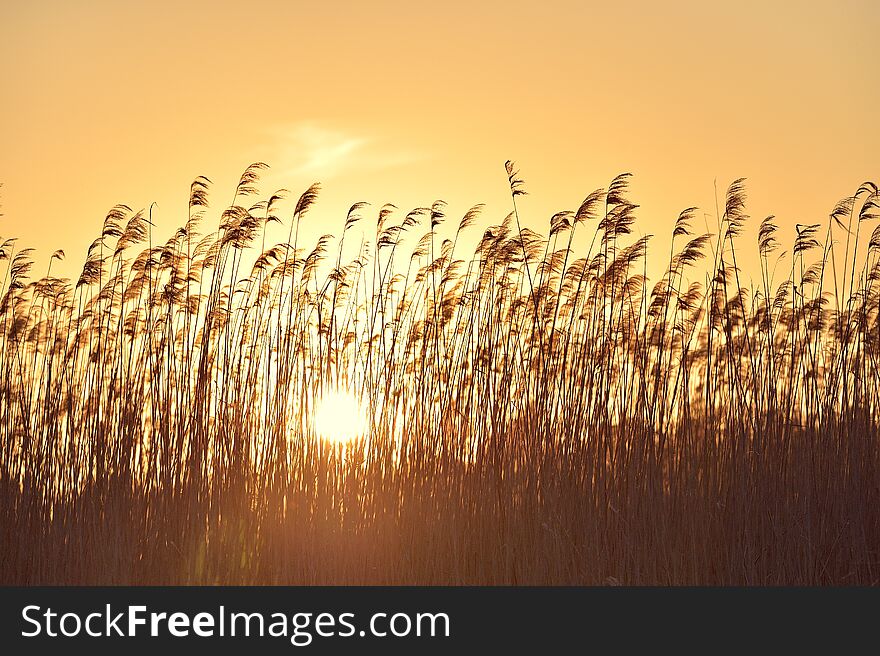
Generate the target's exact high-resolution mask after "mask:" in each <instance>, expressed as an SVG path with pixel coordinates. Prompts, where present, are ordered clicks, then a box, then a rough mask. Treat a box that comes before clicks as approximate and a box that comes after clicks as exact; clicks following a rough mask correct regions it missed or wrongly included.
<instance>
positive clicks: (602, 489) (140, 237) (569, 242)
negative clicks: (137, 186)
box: [0, 163, 880, 584]
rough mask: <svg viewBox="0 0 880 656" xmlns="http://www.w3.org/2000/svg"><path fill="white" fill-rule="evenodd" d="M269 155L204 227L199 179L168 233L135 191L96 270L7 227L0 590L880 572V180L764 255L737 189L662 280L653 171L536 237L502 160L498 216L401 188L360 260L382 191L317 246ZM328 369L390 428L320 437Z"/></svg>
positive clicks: (106, 236)
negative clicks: (503, 204) (266, 183)
mask: <svg viewBox="0 0 880 656" xmlns="http://www.w3.org/2000/svg"><path fill="white" fill-rule="evenodd" d="M263 168H265V166H264V165H262V164H256V165H253V166H251V167H249V168H248V169H247V171H246V172H245V174H244V175H243V176H242V178H241V181H240V183H239V185H238V186H237V188H236V190H235V194H234V198H233V201H232V203H231V205H230V206H229V207H228V208H226V209H225V210H224V211H223V212H222V214H221V217H220V223H219V226H218V228H217V229H216V230H215V231H212V232H207V233H206V234H200V232H199V231H200V229H201V224H202V220H203V219H204V215H205V213H206V210H207V202H208V188H209V181H208V180H207V179H205V178H199V179H197V180H196V181H195V182H193V184H192V186H191V200H190V212H189V215H188V216H187V217H186V221H185V223H184V225H183V227H181V228H180V229H179V230H177V231H176V232H175V233H174V234H173V235H171V237H170V238H169V239H168V240H167V241H164V242H158V241H157V242H154V238H155V235H154V233H153V226H152V223H151V221H150V218H149V211H147V212H146V213H145V212H133V211H132V210H131V209H130V208H128V207H125V206H117V207H115V208H113V210H112V211H111V212H110V213H109V214H108V215H107V218H106V220H105V221H104V224H103V227H102V230H101V234H100V236H99V237H98V238H97V239H95V241H94V242H93V243H92V245H91V247H90V248H89V250H88V253H87V256H86V261H85V264H84V267H83V270H82V274H81V275H80V277H79V279H78V280H76V281H69V280H66V279H60V278H56V277H53V276H52V275H51V266H50V269H49V271H47V273H46V276H44V277H43V278H41V279H39V280H36V281H32V280H31V277H30V272H31V268H32V262H31V259H30V252H29V251H28V250H17V243H16V242H15V241H14V240H7V241H6V242H5V243H3V246H2V258H3V260H5V262H6V268H5V273H3V277H2V278H0V280H2V287H0V291H2V299H0V399H2V403H0V446H2V453H0V554H2V559H0V580H2V582H3V583H6V584H37V583H55V584H59V583H62V584H63V583H78V584H86V583H88V584H100V583H136V584H144V583H303V584H312V583H331V584H341V583H351V584H361V583H395V584H396V583H419V584H429V583H436V584H462V583H473V584H480V583H516V584H603V583H611V584H613V583H618V582H619V583H627V584H655V583H672V584H688V583H690V584H717V583H725V584H727V583H741V584H876V583H878V581H880V471H878V464H880V458H878V455H880V449H878V412H880V411H878V400H880V375H878V368H877V366H878V356H880V324H878V318H880V285H878V271H880V268H878V263H880V230H878V229H875V230H874V231H873V233H871V234H870V235H869V230H870V229H871V227H870V226H872V225H873V224H872V222H873V221H874V219H876V218H877V215H878V205H880V195H878V191H877V187H876V185H874V184H871V183H865V184H863V185H862V186H861V187H859V189H858V190H857V191H856V193H855V194H854V195H853V196H851V197H847V198H845V199H843V200H842V201H841V202H840V203H839V204H838V205H837V206H836V207H835V208H834V210H833V212H832V213H831V215H830V217H829V219H828V221H827V223H824V224H820V225H807V226H798V229H797V233H796V234H795V235H792V236H791V237H792V239H793V243H792V247H791V252H790V254H789V255H786V256H784V257H781V255H780V251H779V249H780V243H781V242H783V241H788V240H787V239H784V238H783V237H782V236H780V235H779V234H778V230H777V228H776V226H775V224H774V220H773V218H772V217H769V218H768V219H766V220H764V221H763V222H762V223H760V227H759V231H758V233H759V238H758V244H757V254H758V256H759V257H758V261H759V262H760V270H756V271H751V272H743V271H740V269H739V267H738V264H737V256H738V252H739V250H738V249H740V248H741V246H740V244H739V242H740V241H741V236H740V233H741V232H742V230H743V227H744V225H745V224H746V221H747V220H748V219H747V217H746V215H745V190H744V185H743V181H742V180H738V181H736V182H734V183H733V184H732V185H731V186H730V188H729V190H728V192H727V194H726V197H725V203H724V207H723V212H722V214H721V215H720V216H719V217H718V232H717V234H705V235H704V234H699V233H696V232H694V227H693V216H694V212H695V210H694V208H690V209H688V210H685V211H684V212H682V214H681V216H680V217H679V218H678V219H677V220H676V221H675V222H674V224H673V225H671V229H672V230H673V245H672V250H671V252H670V253H669V254H668V256H663V255H661V257H664V258H665V257H668V261H667V266H666V271H665V274H664V275H663V276H662V277H661V279H660V280H658V281H657V282H656V283H654V284H653V285H649V284H648V280H647V279H646V271H647V265H646V263H645V258H646V256H647V249H648V238H647V237H646V238H641V239H634V238H633V237H632V236H631V228H632V225H633V223H634V221H635V209H636V206H635V205H634V204H633V203H632V202H631V201H630V200H629V198H628V179H629V176H628V175H621V176H618V177H617V178H615V179H614V180H612V182H611V184H610V185H609V186H608V188H607V189H605V190H597V191H595V192H593V193H591V194H590V195H588V196H587V198H586V199H585V200H584V202H583V204H582V205H581V206H580V207H579V208H577V209H576V210H572V211H570V212H562V213H559V214H556V215H555V216H553V217H552V218H551V220H550V225H549V229H548V234H547V236H542V235H539V234H536V233H535V232H533V231H531V230H529V229H527V228H522V227H521V225H520V221H519V215H518V213H517V211H516V205H515V203H516V200H517V196H518V195H520V194H521V193H524V186H523V182H522V180H521V179H520V178H519V177H518V173H517V172H516V171H515V169H514V167H513V165H512V164H511V163H508V166H507V174H508V176H509V181H510V185H511V194H512V200H513V201H514V206H513V209H514V212H513V213H512V214H511V215H510V216H508V217H507V218H505V219H504V220H503V221H502V222H501V223H500V224H498V225H492V226H490V227H488V228H482V229H480V230H482V236H480V234H479V233H477V234H476V235H472V236H471V238H470V239H464V238H463V239H464V241H460V240H459V237H460V235H461V234H462V233H463V232H464V231H466V230H468V228H471V227H472V226H475V225H476V224H477V223H478V221H479V220H480V219H479V214H480V210H481V208H480V207H479V206H477V207H475V208H474V209H473V210H471V211H470V212H468V213H467V214H466V215H465V217H464V218H463V219H462V220H461V221H460V224H459V225H458V227H457V229H454V230H453V231H452V232H451V234H450V235H449V238H448V239H444V238H442V237H441V235H442V230H443V229H445V226H443V227H441V224H443V223H444V221H445V220H446V216H445V205H444V204H443V203H441V202H438V203H435V204H434V205H433V206H432V207H430V208H417V209H415V210H413V211H411V212H409V213H407V214H403V213H398V212H397V211H395V208H393V207H392V206H385V207H383V208H381V209H380V210H379V211H378V212H377V215H378V219H377V221H376V227H375V232H374V233H373V231H372V228H371V229H370V230H369V232H370V233H372V234H373V236H372V238H371V239H370V240H369V241H364V242H362V243H361V244H360V245H359V247H357V248H356V251H357V256H356V257H355V258H353V259H348V258H345V257H343V255H344V253H346V252H350V251H351V248H352V246H353V244H351V243H350V244H349V245H348V246H347V247H346V245H345V243H344V240H345V238H346V236H347V235H350V234H352V233H350V232H349V230H350V228H351V227H352V226H354V225H355V224H356V223H357V222H358V221H366V220H367V217H368V214H369V213H370V210H369V208H368V207H367V206H365V204H363V203H358V204H356V205H355V206H353V207H352V209H351V211H350V212H349V214H348V216H347V217H345V218H344V219H343V220H342V221H341V222H340V227H341V228H342V231H341V233H340V235H339V239H336V240H335V241H334V240H333V239H332V238H331V237H330V236H329V235H328V236H325V237H322V238H321V239H320V240H319V241H318V242H317V244H308V245H306V244H303V243H301V231H300V227H301V224H302V223H303V222H305V221H308V219H309V217H308V212H309V209H310V208H311V206H312V205H313V204H314V202H315V201H316V198H317V194H318V187H317V186H313V187H312V188H310V189H309V190H308V191H306V192H305V193H304V194H303V195H302V197H301V198H300V200H299V202H298V203H297V204H296V210H295V213H294V215H293V216H292V217H291V218H289V219H286V218H285V219H282V218H281V217H278V216H277V207H278V203H279V201H280V200H281V199H282V197H283V193H281V192H279V193H278V194H275V195H273V196H271V197H270V198H269V199H266V200H261V201H258V202H253V201H254V197H255V196H256V195H257V190H256V185H257V183H258V178H259V175H260V172H261V171H262V169H263ZM373 216H375V215H373ZM272 222H281V223H284V224H286V229H287V230H289V236H288V239H287V241H286V242H284V243H280V244H275V245H268V244H267V243H266V238H265V232H264V230H265V228H266V226H267V224H268V223H272ZM869 224H870V225H869ZM453 227H454V226H453ZM474 238H476V241H477V246H476V249H475V250H474V251H473V252H472V253H468V254H466V255H464V254H462V252H461V251H462V249H463V248H464V246H463V244H464V243H465V242H468V241H469V242H471V243H473V241H474ZM866 240H867V242H866ZM354 246H357V245H354ZM748 248H752V247H751V246H749V247H748ZM333 249H335V250H333ZM55 257H59V258H61V257H63V253H61V252H58V253H56V254H55V256H53V258H52V259H55ZM50 261H51V260H50ZM327 388H333V389H336V388H344V389H351V390H354V391H355V392H356V393H357V394H359V395H361V396H362V397H363V398H364V399H365V400H366V402H367V403H368V405H369V412H370V417H371V422H370V423H371V426H370V430H369V435H367V436H365V438H364V439H360V440H358V441H356V442H353V443H352V444H349V445H347V446H344V447H343V446H340V445H335V444H333V443H332V442H327V441H324V440H323V439H321V438H320V437H319V436H317V435H316V434H315V431H314V427H313V425H312V420H311V418H312V413H313V410H314V407H315V404H316V401H317V399H319V398H320V396H321V392H322V390H323V389H327Z"/></svg>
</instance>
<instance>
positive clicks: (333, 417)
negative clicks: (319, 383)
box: [315, 389, 368, 444]
mask: <svg viewBox="0 0 880 656" xmlns="http://www.w3.org/2000/svg"><path fill="white" fill-rule="evenodd" d="M367 426H368V421H367V413H366V410H365V408H364V406H363V405H362V404H361V402H360V400H359V399H358V398H357V396H355V395H354V394H353V393H351V392H350V391H348V390H337V389H331V390H325V391H324V393H323V394H322V395H321V396H320V397H319V398H318V402H317V405H316V407H315V433H316V434H317V435H318V437H321V438H323V439H325V440H329V441H331V442H337V443H340V444H345V443H347V442H351V441H352V440H354V439H357V438H359V437H362V436H364V435H366V433H367Z"/></svg>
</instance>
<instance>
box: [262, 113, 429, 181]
mask: <svg viewBox="0 0 880 656" xmlns="http://www.w3.org/2000/svg"><path fill="white" fill-rule="evenodd" d="M276 137H277V138H278V147H279V149H280V151H281V152H280V153H279V158H278V162H279V164H280V166H282V167H286V168H287V171H286V173H288V174H289V175H296V176H302V177H311V178H315V179H320V180H327V179H329V178H332V177H336V176H339V175H340V174H343V173H346V172H350V171H360V172H366V171H376V170H381V169H387V168H393V167H396V166H403V165H406V164H409V163H411V162H413V161H415V160H418V159H421V158H422V157H421V156H420V155H419V154H417V153H413V152H407V151H403V150H393V149H389V148H388V147H387V145H383V144H382V143H381V142H380V140H378V139H376V138H370V137H366V136H362V135H356V134H351V133H347V132H344V131H342V130H339V129H334V128H331V127H328V126H325V125H322V124H319V123H317V122H313V121H309V122H302V123H297V124H295V125H291V126H286V127H282V128H279V129H278V130H277V131H276ZM282 162H283V164H281V163H282Z"/></svg>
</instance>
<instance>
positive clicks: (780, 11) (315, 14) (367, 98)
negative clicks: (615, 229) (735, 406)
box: [0, 0, 880, 275]
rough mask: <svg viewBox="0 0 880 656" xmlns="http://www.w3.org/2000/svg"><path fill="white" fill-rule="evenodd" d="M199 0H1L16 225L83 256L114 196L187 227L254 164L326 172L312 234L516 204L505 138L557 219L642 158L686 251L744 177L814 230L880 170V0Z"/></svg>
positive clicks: (164, 222)
mask: <svg viewBox="0 0 880 656" xmlns="http://www.w3.org/2000/svg"><path fill="white" fill-rule="evenodd" d="M178 4H179V3H178V2H166V1H165V0H153V1H152V2H120V1H119V0H114V1H105V0H81V1H79V2H77V1H70V0H65V1H49V0H32V1H29V2H17V3H13V2H4V3H3V4H2V7H0V183H2V184H3V186H2V187H0V212H2V214H3V216H0V237H3V238H6V237H11V236H16V237H19V239H20V242H19V243H20V244H22V245H28V246H33V247H35V248H37V249H38V250H39V251H40V252H41V253H42V254H43V255H44V257H45V258H48V255H49V254H51V252H52V251H54V250H55V249H59V248H60V249H64V250H65V251H66V252H67V255H68V257H67V264H66V265H65V266H69V267H71V268H72V269H73V270H72V271H70V272H69V274H70V275H76V267H79V266H81V264H82V261H83V256H84V254H85V250H86V248H87V246H88V244H89V243H90V242H91V241H92V239H94V237H95V236H96V235H97V233H98V231H99V230H100V226H101V222H102V220H103V217H104V216H105V214H106V213H107V211H108V210H109V209H110V208H111V207H112V206H113V205H115V204H117V203H123V204H127V205H129V206H131V207H133V208H134V209H140V208H144V207H148V206H149V205H150V204H151V203H153V202H155V203H156V207H155V209H154V217H155V223H156V226H157V229H158V230H160V231H161V233H162V234H164V235H165V236H169V235H170V233H171V232H173V230H174V229H175V228H176V227H177V226H179V225H181V224H182V223H183V222H184V220H185V215H186V201H187V197H188V193H189V184H190V182H191V181H192V180H193V179H194V178H195V177H196V176H198V175H205V176H207V177H208V178H210V179H211V180H212V181H213V183H214V184H213V190H212V195H211V199H212V206H213V208H214V210H215V214H214V216H215V217H216V216H217V215H218V214H219V211H220V210H221V209H222V208H223V207H224V206H225V205H226V204H228V203H229V202H230V201H231V200H232V195H233V191H234V185H235V183H236V182H237V180H238V176H239V175H240V174H241V172H242V171H243V170H244V168H245V167H246V166H247V165H248V164H250V163H251V162H255V161H263V162H266V163H267V164H269V165H270V167H271V169H270V171H269V172H267V174H266V175H265V177H264V180H263V183H262V185H261V189H262V191H263V192H264V195H265V196H266V197H267V196H268V195H269V194H271V193H272V192H274V191H275V190H276V189H279V188H286V189H288V190H290V192H291V197H292V200H291V205H292V203H293V201H294V200H295V198H296V197H297V196H298V195H299V194H300V193H301V192H302V191H304V190H305V189H306V188H307V187H308V186H309V185H310V184H311V183H313V182H316V181H319V182H321V183H322V186H323V190H322V194H321V197H320V199H319V202H318V204H317V205H316V206H315V207H314V209H313V211H312V214H311V215H310V218H309V222H310V223H309V226H310V228H311V229H312V230H314V231H315V232H314V234H315V235H317V234H321V233H325V232H336V233H337V234H338V232H339V228H340V227H341V224H342V222H343V221H344V218H345V213H346V210H347V208H348V207H349V206H350V205H351V204H353V203H354V202H356V201H367V202H369V203H371V206H372V211H374V212H375V213H378V210H379V208H380V207H381V205H382V204H383V203H386V202H390V203H394V204H395V205H397V206H398V207H400V208H401V211H404V212H405V211H406V210H408V209H411V208H413V207H416V206H424V205H430V204H431V203H432V202H433V201H434V200H437V199H443V200H445V201H447V202H448V208H447V211H448V215H449V216H450V218H452V217H455V218H456V220H457V218H458V217H459V216H460V215H462V214H464V212H465V211H466V210H467V209H468V208H469V207H471V206H472V205H474V204H477V203H485V204H486V209H485V212H484V217H485V219H484V220H485V221H486V223H487V224H488V223H497V222H499V221H500V220H501V219H503V217H504V216H505V215H506V214H507V213H508V212H509V211H510V197H509V190H508V187H507V178H506V174H505V172H504V162H505V160H507V159H513V160H515V161H516V163H517V165H518V167H519V168H520V170H521V174H522V177H523V178H524V180H525V183H526V189H527V190H528V192H529V195H528V196H526V197H525V198H523V199H522V204H521V212H522V216H523V218H524V221H525V222H526V223H527V224H528V225H530V226H531V227H534V228H535V229H537V230H540V231H544V232H546V230H547V226H548V221H549V217H550V216H551V215H552V214H553V213H554V212H557V211H560V210H566V209H576V208H577V206H578V205H579V204H580V202H581V200H582V199H583V198H584V197H585V196H586V195H587V194H588V193H589V192H590V191H592V190H593V189H595V188H597V187H605V186H607V184H608V182H609V181H610V180H611V178H613V177H614V176H615V175H616V174H618V173H621V172H624V171H627V172H632V173H633V175H634V178H633V183H632V199H633V200H634V202H636V203H638V204H639V205H640V208H639V210H638V211H637V216H638V217H639V222H638V224H637V228H638V230H639V231H640V232H642V233H650V234H655V235H656V238H655V240H656V241H657V244H658V246H659V247H660V248H661V251H664V252H665V250H666V249H667V248H668V233H669V232H671V229H672V223H673V221H674V219H675V217H676V216H677V215H678V213H679V211H681V210H682V209H684V208H686V207H689V206H692V205H697V206H699V207H700V208H701V209H702V210H704V211H705V212H706V213H708V214H709V215H710V216H708V217H706V218H705V220H706V223H707V225H709V226H710V227H711V226H712V225H714V223H715V219H714V215H715V189H716V186H717V188H718V190H719V193H721V194H723V191H724V189H725V188H726V186H727V185H728V184H729V183H730V182H731V181H732V180H734V179H736V178H739V177H745V178H747V190H748V192H749V201H748V204H747V208H746V209H747V212H748V213H749V214H750V215H751V216H752V217H753V224H754V225H755V226H756V225H757V223H758V222H759V221H760V219H762V218H763V217H764V216H766V215H769V214H774V215H776V216H777V217H778V222H779V223H780V225H781V226H782V228H783V229H784V230H786V231H789V232H788V234H791V235H793V233H794V225H795V224H796V223H811V222H820V221H825V220H826V219H827V215H828V213H829V212H830V211H831V209H832V208H833V206H834V204H835V202H836V201H837V200H838V199H839V198H841V197H843V196H845V195H848V194H852V193H853V192H854V191H855V190H856V188H857V187H858V186H859V185H860V184H861V183H862V182H863V181H865V180H874V181H880V156H878V155H880V131H878V130H877V123H876V120H877V119H876V117H877V115H878V114H877V112H878V107H880V72H878V71H880V69H878V62H880V38H878V37H880V35H878V28H880V3H878V2H874V1H871V0H836V1H833V2H826V1H824V0H823V1H815V2H810V1H805V2H790V3H789V2H752V1H750V0H740V1H738V2H735V3H733V2H704V1H680V0H670V1H668V2H662V3H661V2H644V3H643V2H630V3H611V2H606V3H591V2H567V1H566V2H541V3H537V2H517V1H514V0H507V1H505V2H494V1H493V2H479V3H478V2H458V1H447V2H442V3H440V2H435V3H422V2H412V1H410V2H396V1H395V2H390V1H384V0H376V1H374V2H369V3H366V2H325V3H316V2H309V3H304V2H297V1H294V0H288V1H281V0H278V1H266V0H250V1H248V2H237V3H232V2H224V1H223V0H214V1H212V2H200V1H196V2H188V3H185V6H178ZM518 200H519V199H518ZM370 211H371V210H367V214H369V212H370ZM287 218H288V219H289V214H288V216H287ZM753 234H754V232H752V233H747V235H746V238H751V237H750V235H753ZM664 244H665V245H664ZM744 248H746V249H749V248H751V249H752V250H754V247H753V246H752V244H751V243H746V244H744Z"/></svg>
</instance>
